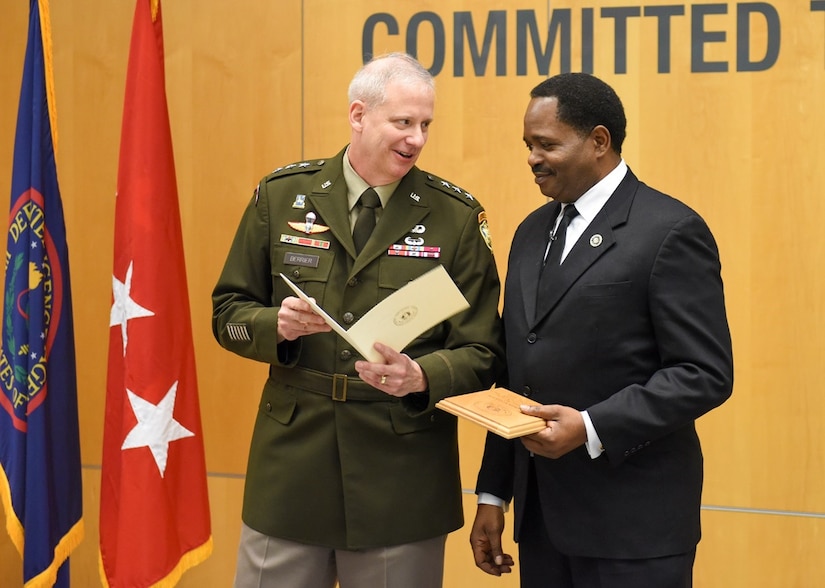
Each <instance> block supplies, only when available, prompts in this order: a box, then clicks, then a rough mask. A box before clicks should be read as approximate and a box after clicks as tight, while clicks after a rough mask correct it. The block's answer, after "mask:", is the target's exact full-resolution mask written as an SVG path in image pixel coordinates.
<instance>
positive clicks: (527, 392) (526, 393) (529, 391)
mask: <svg viewBox="0 0 825 588" xmlns="http://www.w3.org/2000/svg"><path fill="white" fill-rule="evenodd" d="M521 393H522V394H523V395H524V396H526V397H527V398H530V395H531V394H532V393H533V389H532V388H530V386H525V387H524V389H523V390H522V391H521Z"/></svg>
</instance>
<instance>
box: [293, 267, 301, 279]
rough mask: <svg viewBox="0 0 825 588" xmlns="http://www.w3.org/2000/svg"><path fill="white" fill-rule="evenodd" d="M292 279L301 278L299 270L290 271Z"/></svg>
mask: <svg viewBox="0 0 825 588" xmlns="http://www.w3.org/2000/svg"><path fill="white" fill-rule="evenodd" d="M292 277H293V278H300V277H301V270H297V269H294V270H292Z"/></svg>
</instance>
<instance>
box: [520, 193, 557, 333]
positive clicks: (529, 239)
mask: <svg viewBox="0 0 825 588" xmlns="http://www.w3.org/2000/svg"><path fill="white" fill-rule="evenodd" d="M560 209H561V204H558V203H551V204H548V205H546V206H544V207H543V209H542V210H541V211H540V217H539V218H538V219H537V222H536V223H535V224H533V227H532V229H531V231H530V232H529V233H528V234H526V235H525V236H524V240H525V245H524V248H525V250H526V252H527V253H526V254H525V255H524V262H522V264H521V266H520V271H519V274H520V276H519V277H520V280H521V294H522V303H523V304H524V312H525V315H526V316H527V322H528V323H532V321H533V319H534V317H535V316H536V292H538V289H539V277H540V276H541V270H542V266H543V265H544V250H545V249H546V248H547V239H548V237H549V235H550V228H551V227H552V226H553V221H554V220H555V218H556V217H557V216H558V215H559V210H560Z"/></svg>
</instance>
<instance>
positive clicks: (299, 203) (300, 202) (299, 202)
mask: <svg viewBox="0 0 825 588" xmlns="http://www.w3.org/2000/svg"><path fill="white" fill-rule="evenodd" d="M306 203H307V196H306V194H295V202H293V203H292V208H304V207H306Z"/></svg>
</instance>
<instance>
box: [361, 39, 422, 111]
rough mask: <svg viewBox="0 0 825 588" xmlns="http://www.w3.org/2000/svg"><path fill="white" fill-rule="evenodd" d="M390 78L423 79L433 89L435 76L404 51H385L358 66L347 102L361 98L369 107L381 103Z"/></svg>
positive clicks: (398, 80) (402, 79)
mask: <svg viewBox="0 0 825 588" xmlns="http://www.w3.org/2000/svg"><path fill="white" fill-rule="evenodd" d="M391 82H404V83H416V82H418V83H422V84H426V85H427V86H429V87H430V88H431V89H432V90H433V91H435V78H433V75H432V74H431V73H430V72H429V70H427V68H425V67H424V66H423V65H421V64H420V63H419V62H418V60H416V59H415V58H414V57H413V56H411V55H409V54H407V53H386V54H384V55H379V56H377V57H374V58H373V59H371V60H370V61H369V62H367V63H366V64H364V66H363V67H361V69H359V70H358V71H357V72H356V73H355V76H354V77H353V78H352V81H351V82H350V84H349V90H348V92H347V95H348V97H349V103H350V104H352V103H353V102H354V101H355V100H361V101H362V102H364V104H366V105H367V107H368V108H374V107H376V106H380V105H381V104H382V103H383V102H384V100H385V98H386V89H387V86H388V85H389V84H390V83H391Z"/></svg>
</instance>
